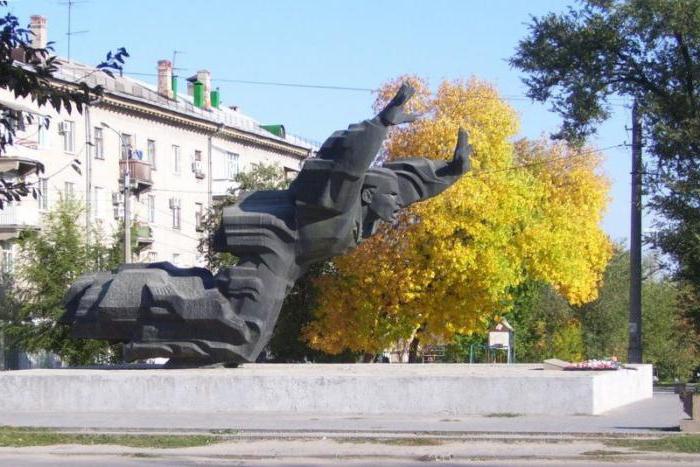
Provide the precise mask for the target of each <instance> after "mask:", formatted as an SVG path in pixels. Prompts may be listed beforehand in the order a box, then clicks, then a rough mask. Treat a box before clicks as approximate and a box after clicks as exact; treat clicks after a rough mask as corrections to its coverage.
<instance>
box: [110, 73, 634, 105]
mask: <svg viewBox="0 0 700 467" xmlns="http://www.w3.org/2000/svg"><path fill="white" fill-rule="evenodd" d="M124 74H125V75H131V76H148V77H157V76H158V74H157V73H142V72H135V71H134V72H128V71H125V72H124ZM211 80H212V81H219V82H222V83H235V84H252V85H259V86H280V87H290V88H304V89H324V90H332V91H354V92H379V91H380V89H378V88H364V87H353V86H339V85H329V84H310V83H287V82H281V81H255V80H246V79H232V78H214V77H212V78H211ZM474 98H475V99H501V100H506V101H528V102H535V99H532V98H531V97H528V96H519V95H515V94H503V95H500V96H475V97H474ZM608 103H609V104H610V105H614V106H621V107H625V106H626V105H627V104H623V103H614V102H612V100H608Z"/></svg>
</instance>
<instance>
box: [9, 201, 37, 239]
mask: <svg viewBox="0 0 700 467" xmlns="http://www.w3.org/2000/svg"><path fill="white" fill-rule="evenodd" d="M40 220H41V216H40V214H39V210H38V209H37V207H36V205H35V203H34V202H33V200H31V199H29V200H27V201H26V202H19V203H13V204H6V205H5V207H4V208H3V209H0V240H9V239H11V238H16V237H17V236H18V235H19V233H20V232H21V231H22V230H26V229H32V230H37V229H39V224H40Z"/></svg>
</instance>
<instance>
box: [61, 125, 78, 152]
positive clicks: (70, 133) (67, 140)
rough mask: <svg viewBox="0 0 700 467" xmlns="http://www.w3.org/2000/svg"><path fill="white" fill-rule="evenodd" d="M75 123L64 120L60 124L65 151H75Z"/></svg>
mask: <svg viewBox="0 0 700 467" xmlns="http://www.w3.org/2000/svg"><path fill="white" fill-rule="evenodd" d="M74 128H75V123H74V122H71V121H70V120H64V121H62V122H61V123H60V124H59V128H58V131H59V133H62V134H63V150H64V151H65V152H75V132H74Z"/></svg>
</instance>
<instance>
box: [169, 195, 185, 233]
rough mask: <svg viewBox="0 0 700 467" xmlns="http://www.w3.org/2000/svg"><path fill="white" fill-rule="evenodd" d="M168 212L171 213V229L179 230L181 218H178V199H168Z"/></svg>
mask: <svg viewBox="0 0 700 467" xmlns="http://www.w3.org/2000/svg"><path fill="white" fill-rule="evenodd" d="M170 210H171V211H172V212H173V229H178V230H179V229H180V227H181V225H182V224H181V220H182V219H181V216H180V200H179V199H178V198H170Z"/></svg>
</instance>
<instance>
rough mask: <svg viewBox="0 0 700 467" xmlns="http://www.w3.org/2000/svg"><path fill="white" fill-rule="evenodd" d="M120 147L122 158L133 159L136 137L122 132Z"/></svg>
mask: <svg viewBox="0 0 700 467" xmlns="http://www.w3.org/2000/svg"><path fill="white" fill-rule="evenodd" d="M119 147H120V148H121V151H120V154H121V155H122V160H127V159H131V157H130V156H131V151H132V150H133V149H134V137H133V136H132V135H130V134H127V133H122V137H121V138H119Z"/></svg>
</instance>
